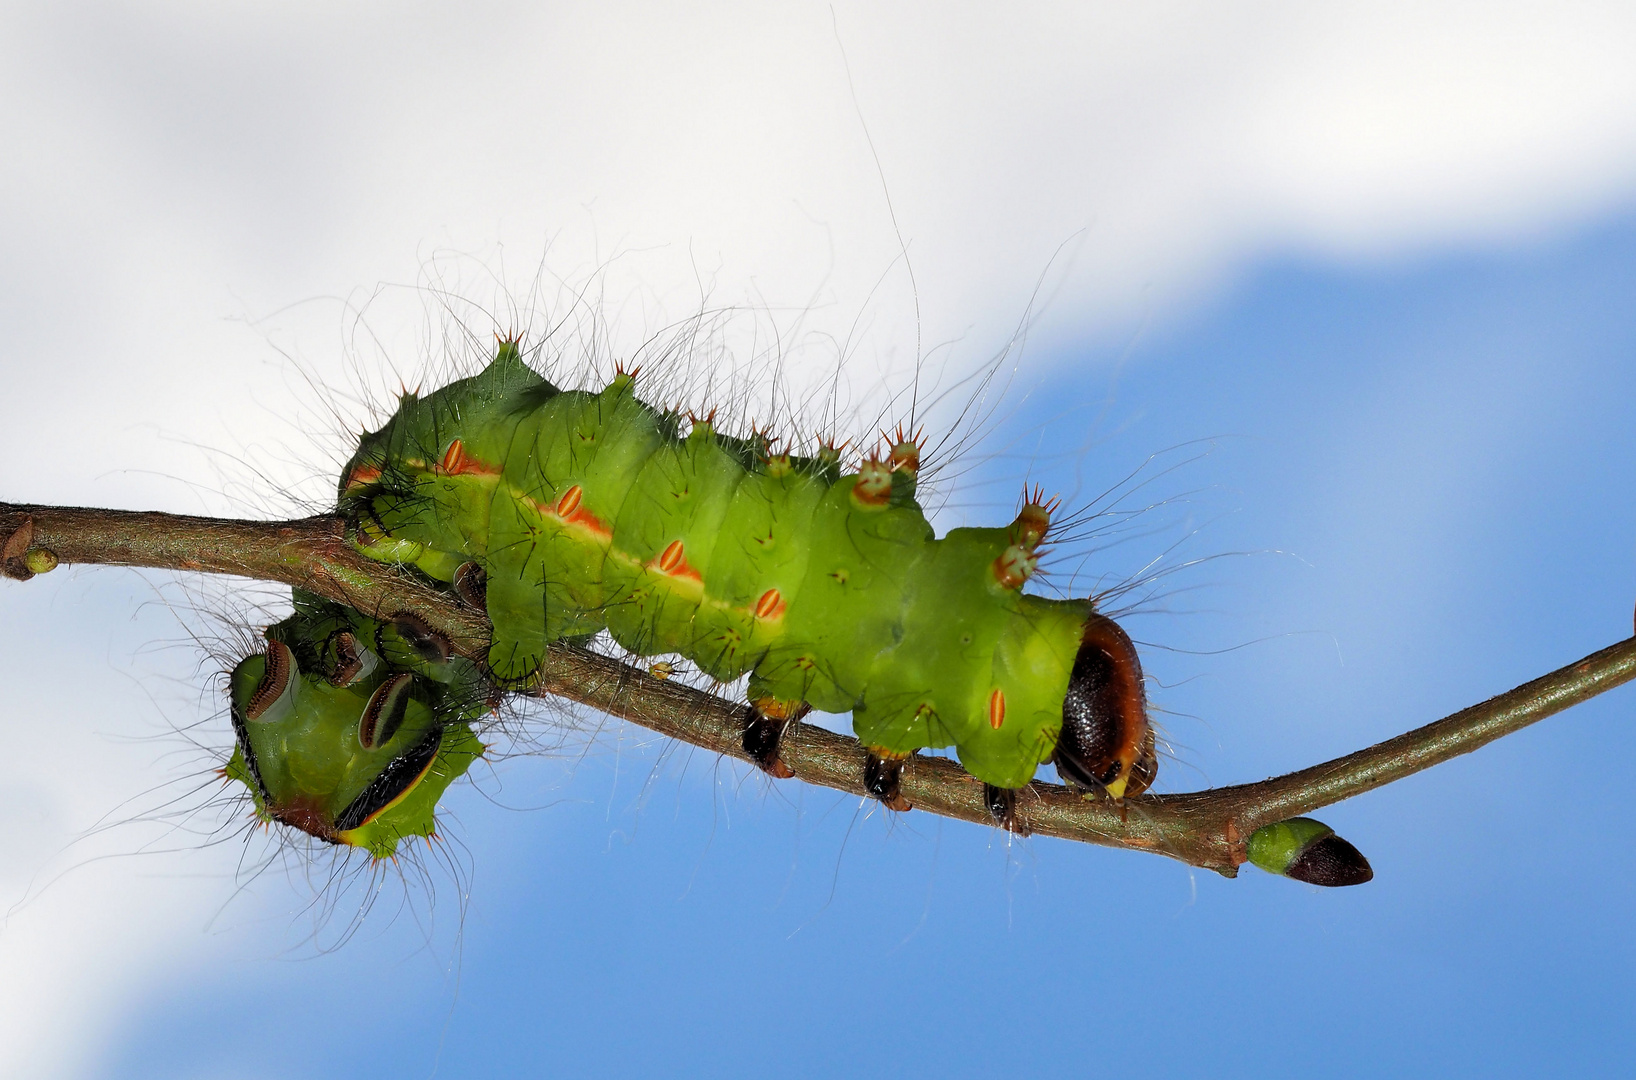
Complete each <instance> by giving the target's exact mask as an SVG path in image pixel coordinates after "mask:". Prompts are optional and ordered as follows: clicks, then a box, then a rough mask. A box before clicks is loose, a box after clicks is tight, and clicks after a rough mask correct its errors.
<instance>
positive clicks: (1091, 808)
mask: <svg viewBox="0 0 1636 1080" xmlns="http://www.w3.org/2000/svg"><path fill="white" fill-rule="evenodd" d="M0 546H3V547H4V556H5V565H6V567H8V568H10V569H11V571H12V574H11V576H25V575H27V573H28V571H27V569H26V568H25V566H24V562H23V559H22V556H23V554H24V553H25V552H28V551H35V552H39V551H49V552H51V553H52V554H53V555H54V556H55V557H56V560H57V561H59V562H64V563H91V564H100V565H106V566H141V567H151V568H159V569H170V570H190V571H197V572H202V573H215V574H232V575H236V576H239V577H245V578H252V579H257V580H264V581H278V582H283V583H285V584H288V585H292V586H296V587H298V588H302V589H307V590H309V591H311V592H314V593H317V594H319V595H321V596H325V597H328V598H329V599H331V600H335V601H338V602H341V603H345V604H349V605H351V606H352V607H355V608H357V609H358V610H360V611H363V612H365V613H367V614H371V615H376V616H385V615H392V614H396V613H398V612H403V611H412V612H414V613H416V614H417V615H419V616H420V617H421V618H423V619H425V620H426V621H427V622H428V623H430V624H431V625H432V626H433V627H435V628H436V629H437V630H438V631H440V632H441V633H443V634H444V635H446V636H447V637H448V638H449V640H450V641H451V642H453V643H454V646H455V648H456V650H457V651H459V652H461V653H462V654H464V655H466V656H470V657H474V658H481V657H482V655H483V652H484V650H485V648H486V645H487V638H488V622H487V620H486V619H485V618H484V617H483V616H482V615H480V614H478V613H476V612H473V611H470V610H468V609H466V608H463V607H461V606H460V605H459V604H458V603H456V602H455V601H454V600H452V599H451V598H449V597H448V596H446V595H444V594H442V593H439V592H436V591H434V590H432V589H429V588H426V587H425V586H424V585H422V584H421V583H419V582H418V581H416V580H415V579H414V578H413V577H411V576H410V575H409V574H407V573H403V572H399V571H396V570H394V569H393V568H391V567H388V566H383V565H382V564H380V563H377V562H374V561H373V560H370V559H367V558H365V557H364V556H362V555H360V554H358V553H357V552H356V551H354V550H353V549H352V548H351V546H350V545H349V544H348V543H347V542H346V538H345V535H344V527H343V524H342V522H341V521H340V519H338V518H334V517H313V518H303V519H300V520H296V521H272V522H255V521H231V520H224V519H218V518H202V517H188V516H183V515H176V514H160V513H139V512H133V511H126V510H95V509H85V508H73V507H50V506H29V505H15V504H11V503H0ZM50 561H51V560H50V559H48V558H44V557H43V556H42V557H40V558H37V559H33V560H30V562H31V563H32V564H33V565H36V566H44V565H46V564H48V563H50ZM1633 678H1636V638H1630V639H1627V640H1625V641H1622V642H1619V643H1617V644H1615V645H1611V646H1609V647H1608V648H1605V649H1603V650H1601V651H1600V652H1596V653H1593V654H1591V655H1590V656H1587V657H1585V658H1584V659H1583V660H1580V661H1578V662H1576V663H1573V664H1570V665H1568V666H1567V667H1564V668H1561V669H1559V670H1557V671H1553V672H1551V673H1550V674H1548V675H1544V676H1542V677H1540V678H1538V679H1535V680H1533V681H1532V682H1528V683H1525V684H1523V685H1522V686H1519V687H1517V688H1516V689H1514V690H1511V691H1508V692H1506V693H1504V694H1500V695H1499V696H1497V697H1494V698H1490V699H1489V700H1488V701H1485V702H1483V703H1481V704H1479V705H1473V706H1471V707H1470V708H1467V709H1462V710H1460V711H1459V712H1457V713H1454V714H1453V715H1452V716H1448V717H1446V718H1444V719H1442V720H1438V721H1436V722H1435V723H1431V724H1427V725H1426V726H1424V727H1420V728H1416V729H1415V730H1413V731H1410V732H1407V733H1405V734H1403V735H1399V736H1397V737H1396V738H1393V739H1388V740H1387V741H1385V742H1382V743H1379V744H1377V745H1375V746H1371V747H1369V748H1367V749H1364V750H1359V751H1357V752H1356V753H1353V754H1348V755H1346V756H1345V757H1340V758H1336V759H1335V760H1333V761H1327V762H1324V763H1323V764H1320V765H1314V766H1312V767H1311V768H1307V769H1302V770H1300V771H1298V772H1293V773H1289V774H1287V775H1284V776H1279V777H1274V778H1272V779H1268V780H1263V781H1261V782H1259V783H1254V784H1241V785H1236V786H1232V787H1223V788H1213V789H1211V790H1208V791H1197V792H1189V793H1185V794H1169V795H1152V794H1149V795H1142V796H1138V797H1135V798H1131V799H1127V800H1125V803H1124V805H1123V806H1119V805H1116V804H1114V803H1112V802H1110V801H1108V800H1104V799H1096V798H1085V797H1083V796H1080V795H1078V794H1076V793H1074V792H1072V791H1070V790H1069V789H1067V788H1065V787H1062V786H1061V785H1057V784H1045V783H1039V782H1035V783H1033V784H1031V785H1030V786H1029V787H1028V789H1027V792H1026V794H1025V795H1024V796H1022V797H1020V798H1019V799H1018V805H1017V813H1018V816H1019V818H1020V819H1021V821H1022V823H1023V825H1024V826H1026V827H1027V828H1028V829H1029V830H1030V831H1032V832H1033V833H1035V834H1038V835H1043V836H1056V837H1061V838H1063V839H1068V840H1080V841H1084V842H1087V843H1092V844H1102V845H1106V846H1109V847H1123V848H1132V849H1136V850H1141V851H1151V852H1154V853H1156V854H1160V855H1167V856H1169V857H1171V858H1174V859H1179V860H1181V861H1182V862H1185V863H1189V864H1191V865H1194V866H1199V867H1204V868H1207V869H1211V870H1215V871H1217V872H1219V873H1222V874H1225V875H1227V876H1229V877H1231V876H1234V875H1235V874H1236V873H1237V869H1238V867H1239V865H1240V864H1241V863H1243V862H1244V861H1245V859H1246V852H1245V844H1246V842H1247V841H1248V839H1249V836H1250V834H1251V833H1253V832H1254V831H1255V830H1256V829H1258V828H1260V827H1262V826H1263V825H1269V824H1272V823H1273V822H1277V821H1282V820H1284V819H1286V818H1290V817H1295V816H1298V815H1301V814H1305V813H1309V812H1311V811H1313V810H1316V809H1318V808H1319V807H1323V806H1328V805H1330V804H1332V803H1337V802H1340V801H1342V800H1343V799H1349V798H1351V797H1352V796H1354V795H1360V794H1362V793H1364V792H1366V791H1371V790H1373V789H1375V788H1377V787H1380V786H1381V785H1383V784H1389V783H1391V782H1392V781H1394V780H1400V779H1402V778H1403V777H1405V776H1409V775H1412V774H1414V773H1417V772H1419V771H1421V770H1422V769H1427V768H1430V767H1431V766H1433V765H1436V764H1438V763H1439V762H1443V761H1447V760H1448V759H1450V758H1452V757H1457V756H1459V755H1461V754H1467V753H1470V752H1471V751H1473V750H1475V749H1477V748H1478V747H1480V746H1483V745H1484V744H1486V743H1489V742H1492V741H1493V740H1495V739H1498V738H1500V737H1501V736H1504V735H1508V734H1510V733H1511V732H1513V731H1517V730H1519V729H1521V728H1523V727H1526V726H1527V725H1529V724H1532V723H1535V722H1536V721H1539V720H1543V719H1544V718H1545V717H1547V716H1551V715H1552V714H1554V713H1558V712H1561V711H1562V710H1563V709H1566V708H1568V707H1569V706H1572V705H1576V704H1578V703H1579V702H1581V701H1584V700H1586V699H1588V698H1591V697H1594V696H1596V695H1597V694H1600V693H1603V692H1605V691H1607V690H1611V689H1613V688H1614V687H1616V686H1619V685H1621V684H1623V683H1626V682H1629V681H1630V680H1631V679H1633ZM535 693H537V694H538V695H541V696H545V695H556V696H560V697H564V698H568V699H570V700H572V701H577V702H580V703H582V704H585V705H588V706H590V707H592V708H595V709H599V710H601V711H603V712H605V713H608V714H609V715H611V716H617V717H619V718H621V719H624V720H629V721H631V722H632V723H636V724H640V725H641V726H643V727H646V728H650V729H652V730H653V731H657V732H659V733H660V734H663V735H668V736H670V737H671V738H675V739H680V740H682V741H684V742H688V743H691V744H693V745H694V746H698V747H701V748H703V749H705V750H708V751H711V752H714V753H717V754H722V755H724V756H727V757H732V758H737V759H739V760H742V761H748V760H749V759H748V757H747V756H746V755H745V753H744V750H743V746H742V736H743V732H744V726H745V723H746V721H747V718H748V710H747V707H746V706H745V705H744V704H743V703H735V702H731V701H727V700H725V699H723V698H720V697H717V696H714V695H712V694H708V693H705V692H704V691H701V690H697V689H695V688H693V687H690V686H687V685H685V684H682V683H679V682H676V681H674V680H661V679H658V678H655V677H653V676H652V675H650V674H649V673H648V672H647V671H645V670H643V669H641V668H638V667H633V666H631V665H629V664H625V663H623V662H621V661H619V660H617V659H615V658H613V657H610V656H604V655H601V654H599V653H594V652H589V651H587V650H584V649H577V648H571V647H568V646H559V647H556V648H553V649H552V650H551V652H550V654H549V655H548V656H547V657H546V659H545V661H544V662H543V663H542V664H541V667H540V685H539V688H538V689H537V690H536V691H535ZM779 755H780V757H782V758H783V760H784V762H785V763H786V764H788V765H789V766H790V767H791V768H792V769H793V770H794V771H795V775H796V776H797V778H799V779H801V780H805V781H806V782H808V783H812V784H821V785H823V786H825V787H829V788H834V789H835V790H837V791H843V792H847V793H849V794H853V795H859V796H865V795H866V792H865V791H864V788H863V783H862V777H863V763H864V756H865V755H864V751H863V749H862V748H861V747H860V746H859V745H858V742H857V740H855V739H852V738H848V737H847V736H844V735H837V734H835V733H833V732H830V731H826V730H824V729H822V728H818V727H814V726H812V725H809V724H801V723H796V724H792V725H791V727H790V729H789V731H788V732H786V734H785V736H784V739H783V741H782V742H781V743H780V746H779ZM902 790H903V794H904V795H905V796H906V797H907V798H908V800H909V801H910V802H911V803H912V804H914V806H915V808H916V809H919V810H923V811H927V812H930V813H934V814H941V815H943V816H945V817H951V818H958V819H961V820H963V821H971V822H976V823H979V824H983V825H992V819H991V818H990V816H989V812H988V809H987V807H986V805H985V803H984V799H983V785H982V783H981V782H979V781H977V780H975V779H974V778H972V777H971V776H970V775H968V774H967V773H966V772H965V771H964V770H962V769H961V768H960V767H959V766H958V765H956V764H955V763H954V762H952V761H949V760H947V759H944V758H931V757H921V756H917V757H915V758H912V759H911V761H910V764H909V767H907V768H906V769H905V770H904V774H903V780H902Z"/></svg>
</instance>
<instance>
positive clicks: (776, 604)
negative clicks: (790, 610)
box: [756, 589, 784, 619]
mask: <svg viewBox="0 0 1636 1080" xmlns="http://www.w3.org/2000/svg"><path fill="white" fill-rule="evenodd" d="M783 614H784V598H783V597H782V596H780V595H779V594H778V590H777V589H768V590H767V591H766V592H764V593H762V594H761V599H760V600H757V601H756V618H758V619H776V618H779V617H780V616H782V615H783Z"/></svg>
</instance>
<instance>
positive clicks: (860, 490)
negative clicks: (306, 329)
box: [339, 343, 1154, 801]
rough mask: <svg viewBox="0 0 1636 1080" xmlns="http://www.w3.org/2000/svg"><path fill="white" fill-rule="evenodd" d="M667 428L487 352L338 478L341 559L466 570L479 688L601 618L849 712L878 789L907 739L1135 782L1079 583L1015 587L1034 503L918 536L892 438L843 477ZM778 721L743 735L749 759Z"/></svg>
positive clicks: (921, 521)
mask: <svg viewBox="0 0 1636 1080" xmlns="http://www.w3.org/2000/svg"><path fill="white" fill-rule="evenodd" d="M680 427H681V421H680V417H679V416H678V415H677V414H675V413H671V412H666V411H663V410H660V409H656V408H654V407H652V406H650V405H648V404H646V403H644V402H643V401H642V400H641V399H640V398H639V397H638V396H637V393H636V388H635V378H634V376H632V375H629V374H624V373H621V374H619V375H618V376H616V377H615V378H614V380H613V381H612V382H610V383H609V384H608V385H607V386H606V387H605V388H603V389H602V390H600V391H597V392H586V391H559V390H557V389H556V388H555V387H553V386H551V384H550V383H548V382H546V381H545V380H544V379H543V378H541V377H540V376H538V375H537V374H535V373H534V372H532V371H531V370H529V369H528V367H527V365H526V364H524V363H523V361H522V357H521V354H520V352H519V350H518V348H517V346H516V345H515V344H510V343H507V344H503V345H502V346H501V347H500V350H499V353H498V355H497V356H496V357H495V359H494V361H493V362H492V363H491V364H490V365H489V366H488V367H487V368H486V369H485V370H484V371H483V372H481V373H480V374H478V375H476V376H473V377H472V378H468V379H463V380H460V381H459V382H455V383H452V384H450V385H448V386H446V387H444V388H442V389H441V390H438V391H436V392H435V393H432V394H429V395H427V396H425V397H424V398H421V397H416V396H414V395H408V394H406V395H404V397H403V399H402V400H401V402H400V404H399V408H398V410H397V412H396V413H395V414H394V415H393V416H392V417H391V418H390V419H389V420H388V421H387V423H386V425H385V426H384V427H382V429H381V430H380V431H377V432H374V433H371V434H368V435H366V436H365V437H364V439H363V441H362V443H361V445H360V448H359V450H358V453H357V454H356V455H355V456H354V458H353V460H352V461H351V462H350V463H349V464H348V466H347V468H346V470H345V471H344V472H343V475H342V479H341V483H340V492H339V494H340V510H341V512H342V513H343V514H345V515H347V516H348V518H349V519H350V520H352V521H353V522H354V523H355V531H354V535H355V538H356V542H357V544H358V546H359V548H360V550H362V551H363V552H364V553H366V554H368V555H371V556H372V557H375V558H378V559H382V560H385V561H393V562H400V563H407V564H410V565H412V566H414V567H416V568H417V569H419V570H420V571H421V572H422V573H424V574H426V575H427V576H429V577H430V578H432V579H433V580H435V581H438V582H445V583H447V582H454V583H455V586H456V588H455V591H456V592H457V594H458V595H460V596H462V597H463V598H468V600H467V602H471V600H470V599H469V598H470V597H472V596H475V595H476V594H477V592H478V590H476V589H474V587H473V585H472V583H473V581H474V580H475V581H480V582H481V590H480V592H481V596H480V599H481V602H482V604H483V606H484V607H485V609H486V611H487V613H488V615H489V618H490V620H491V622H492V623H493V626H494V634H493V639H492V645H491V648H490V650H489V653H488V657H487V664H488V668H489V671H488V674H489V675H490V676H491V677H492V678H493V679H494V681H495V682H496V683H497V684H499V685H501V686H506V687H519V686H523V685H526V684H527V682H528V680H529V679H530V678H531V677H532V676H533V673H534V671H535V668H536V667H537V665H538V663H539V661H540V659H541V658H542V656H543V654H544V652H545V649H546V648H547V647H548V645H549V644H550V643H552V642H554V641H557V640H561V639H564V638H569V639H576V638H585V637H587V636H589V635H591V634H594V633H596V632H598V631H601V630H607V631H608V632H609V633H610V634H611V635H612V637H613V638H614V640H615V641H617V642H618V643H619V644H620V645H621V646H623V647H624V648H625V649H627V650H629V651H630V652H632V653H634V654H636V655H639V656H654V655H662V654H681V655H683V656H685V657H687V658H688V659H689V660H691V661H692V662H693V663H695V664H696V665H697V666H698V667H699V669H700V670H701V671H703V672H704V673H705V674H707V675H709V676H711V677H713V678H715V679H718V680H721V681H728V680H732V679H735V678H738V677H740V676H742V675H745V674H748V676H749V698H750V700H751V701H752V702H755V703H756V706H757V709H758V710H759V713H760V715H762V716H763V717H764V718H771V719H774V720H777V719H781V718H786V717H790V716H794V715H796V714H798V712H799V711H801V710H802V709H804V708H805V707H809V706H810V707H813V708H817V709H821V710H824V711H827V712H834V713H845V712H850V713H851V714H852V717H853V726H854V730H855V732H856V734H857V737H858V739H859V740H860V742H862V743H863V744H864V745H865V746H866V747H868V748H870V750H871V752H872V753H873V754H874V755H875V757H876V759H878V760H879V761H880V762H882V763H883V764H882V766H881V767H879V768H876V769H875V770H874V773H877V774H879V776H878V777H877V778H876V780H877V782H876V783H874V784H872V788H873V787H877V786H878V787H880V788H881V791H880V792H877V794H880V795H881V797H882V798H883V799H886V800H887V801H892V799H893V798H897V797H898V796H897V795H896V785H897V776H898V774H899V772H900V771H901V762H902V760H903V759H905V758H907V757H908V756H909V755H911V754H913V752H914V751H916V750H918V749H920V748H923V747H949V746H952V747H954V748H955V749H956V751H957V753H958V754H959V757H960V760H961V762H962V764H964V766H965V767H966V769H967V770H968V771H969V772H971V773H972V775H974V776H975V777H977V778H978V779H980V780H982V781H984V782H986V783H988V784H990V785H992V786H994V787H996V788H1000V789H1007V790H1010V789H1016V788H1020V787H1022V786H1023V785H1025V784H1027V783H1028V782H1029V781H1030V780H1031V779H1032V778H1033V776H1034V773H1035V771H1036V769H1037V767H1038V765H1039V764H1040V763H1041V762H1044V761H1049V760H1052V759H1053V758H1055V759H1056V760H1057V763H1058V765H1059V768H1060V769H1061V771H1062V773H1063V775H1064V777H1065V779H1067V780H1069V782H1071V783H1074V784H1077V785H1079V786H1081V787H1084V788H1085V789H1087V790H1090V791H1105V792H1108V793H1111V794H1113V795H1114V796H1116V797H1117V796H1120V795H1123V794H1127V793H1134V792H1136V791H1139V790H1141V789H1142V788H1143V787H1145V786H1146V785H1147V783H1148V782H1149V781H1151V778H1152V768H1153V764H1154V759H1153V757H1152V738H1151V732H1150V730H1149V728H1148V726H1147V719H1146V712H1145V704H1144V701H1143V696H1142V681H1141V669H1140V665H1139V662H1138V661H1137V659H1136V654H1135V650H1134V649H1133V648H1132V647H1131V646H1130V642H1129V639H1128V638H1127V637H1126V636H1125V635H1124V633H1123V631H1121V630H1120V629H1119V628H1118V627H1117V626H1116V625H1115V624H1113V623H1112V622H1111V621H1109V620H1107V619H1106V618H1104V617H1102V616H1100V615H1098V614H1096V613H1095V611H1094V610H1093V607H1092V604H1091V602H1090V601H1089V600H1052V599H1047V598H1045V597H1040V596H1036V595H1032V594H1029V593H1024V592H1023V591H1022V588H1021V587H1022V585H1023V583H1024V582H1025V581H1026V580H1027V578H1028V577H1029V575H1030V574H1032V573H1033V571H1034V567H1035V560H1036V550H1037V548H1038V546H1039V545H1040V543H1041V542H1042V541H1043V539H1044V537H1045V535H1046V532H1047V530H1048V529H1049V521H1050V510H1051V507H1050V506H1048V505H1045V504H1042V503H1041V502H1040V500H1038V499H1037V498H1035V499H1030V500H1028V503H1027V505H1026V506H1025V507H1024V509H1023V511H1022V513H1021V514H1020V515H1019V516H1018V518H1017V520H1016V521H1015V522H1013V523H1012V524H1011V525H1009V526H1006V527H1001V528H968V529H955V530H952V531H951V532H949V533H948V534H947V535H946V536H944V537H942V538H937V537H936V536H935V534H934V532H933V530H932V528H931V526H930V524H929V523H928V522H927V520H926V517H925V514H924V513H923V512H922V510H921V508H920V506H919V504H918V503H917V502H916V500H915V477H916V472H917V470H918V467H919V451H918V448H917V446H916V444H915V442H914V441H913V440H912V439H905V438H904V437H903V436H902V435H901V433H900V434H899V437H898V438H897V440H896V442H895V444H894V445H892V446H891V447H890V452H889V454H888V456H887V457H886V459H884V460H882V459H878V458H871V459H869V460H867V461H865V462H864V463H863V465H862V466H861V467H860V469H859V471H858V472H856V473H852V474H847V475H842V474H841V472H840V469H839V466H838V460H839V454H838V452H837V451H835V450H834V449H833V448H828V447H826V448H824V449H821V450H820V452H819V453H818V454H817V455H816V456H815V457H811V458H803V457H799V456H792V455H787V454H776V455H775V454H772V453H771V440H770V439H769V438H768V437H767V436H766V435H765V433H757V434H756V435H755V436H753V437H752V438H750V439H734V438H729V437H727V436H724V435H721V434H719V433H718V432H717V431H716V430H715V427H714V424H713V423H712V422H711V421H710V420H709V419H708V418H706V419H702V420H700V419H695V420H694V422H693V423H692V425H691V429H690V430H689V431H688V432H687V434H686V435H685V436H683V435H681V434H680ZM889 442H890V440H889ZM1065 703H1066V705H1065ZM1065 708H1066V709H1067V710H1068V711H1067V712H1066V713H1065ZM1065 716H1066V717H1067V719H1068V721H1069V722H1068V726H1067V728H1065V727H1064V721H1065ZM778 730H782V728H781V725H773V726H772V727H771V728H768V729H765V730H764V729H761V728H758V729H757V732H756V736H755V738H756V741H757V752H756V757H757V760H759V761H762V762H763V765H764V767H768V768H770V769H771V768H773V763H774V762H777V763H778V764H779V765H782V762H780V761H779V760H778V756H777V750H776V738H775V737H774V738H772V740H771V745H763V744H766V743H768V741H769V736H768V731H774V732H776V731H778ZM748 738H749V733H747V739H748ZM746 745H748V742H747V744H746ZM894 762H895V763H898V764H897V765H893V764H891V763H894Z"/></svg>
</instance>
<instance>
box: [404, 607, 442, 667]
mask: <svg viewBox="0 0 1636 1080" xmlns="http://www.w3.org/2000/svg"><path fill="white" fill-rule="evenodd" d="M389 622H390V624H391V626H392V629H394V630H396V631H397V632H398V636H399V637H401V638H403V640H404V643H405V644H407V645H408V646H409V647H410V648H411V649H413V650H414V651H415V655H416V656H418V657H420V658H421V659H422V660H424V661H426V662H427V663H428V664H446V663H448V662H449V657H450V656H452V655H454V645H453V644H451V643H450V641H449V639H448V638H446V637H444V636H443V635H442V634H440V633H438V632H437V631H436V630H434V629H432V624H431V623H429V622H427V621H426V620H425V619H423V618H421V617H420V616H419V615H416V614H414V613H413V612H409V611H403V612H399V613H398V614H396V615H394V616H392V618H391V619H390V620H389Z"/></svg>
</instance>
